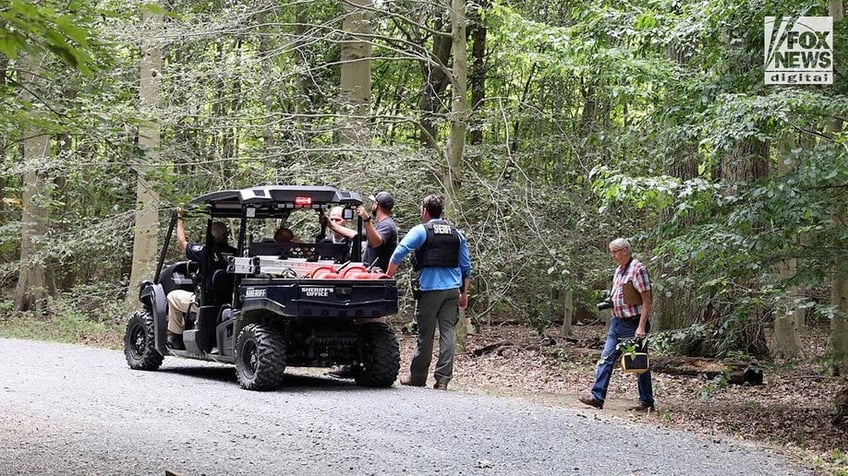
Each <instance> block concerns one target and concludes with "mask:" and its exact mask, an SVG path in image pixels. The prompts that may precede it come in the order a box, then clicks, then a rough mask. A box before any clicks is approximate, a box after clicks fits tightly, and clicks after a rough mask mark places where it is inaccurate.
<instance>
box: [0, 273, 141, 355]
mask: <svg viewBox="0 0 848 476" xmlns="http://www.w3.org/2000/svg"><path fill="white" fill-rule="evenodd" d="M124 292H126V289H125V288H123V287H122V286H121V285H120V283H111V284H110V283H98V284H97V285H80V286H77V287H75V288H73V289H71V290H69V291H67V292H64V293H61V294H60V295H58V296H56V297H55V298H54V299H52V300H51V301H50V302H49V303H48V310H47V316H32V315H29V314H25V313H24V314H20V313H14V312H12V308H13V306H12V303H11V302H10V301H0V312H2V315H3V316H4V317H3V319H2V320H0V322H2V325H0V337H7V338H20V339H36V340H51V341H56V342H67V343H86V342H89V343H97V344H99V345H107V346H110V347H113V348H115V347H117V345H118V337H117V336H120V332H121V331H122V327H123V325H124V318H123V309H122V307H121V306H122V295H123V293H124Z"/></svg>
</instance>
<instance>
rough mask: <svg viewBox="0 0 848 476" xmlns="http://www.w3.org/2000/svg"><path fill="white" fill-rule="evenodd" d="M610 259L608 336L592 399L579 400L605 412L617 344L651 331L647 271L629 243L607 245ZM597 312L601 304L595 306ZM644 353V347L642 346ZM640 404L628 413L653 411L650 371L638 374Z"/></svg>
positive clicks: (622, 239) (620, 239)
mask: <svg viewBox="0 0 848 476" xmlns="http://www.w3.org/2000/svg"><path fill="white" fill-rule="evenodd" d="M609 251H610V255H612V259H613V260H615V262H616V263H617V264H618V267H617V268H616V269H615V273H614V274H613V281H612V296H610V301H611V302H612V320H611V321H610V326H609V334H607V340H606V343H605V344H604V350H603V352H602V353H601V359H600V360H599V361H598V368H597V370H596V371H595V384H594V385H593V386H592V393H591V395H588V396H585V397H580V401H581V402H582V403H584V404H586V405H589V406H591V407H595V408H598V409H602V408H604V400H605V399H606V396H607V387H608V386H609V382H610V376H611V375H612V370H613V368H614V367H615V365H616V363H617V362H618V360H619V359H620V358H621V351H620V350H618V348H617V347H618V344H619V343H620V342H622V341H624V340H627V339H632V338H634V337H635V338H636V339H640V340H641V339H644V338H645V336H646V335H647V334H648V330H650V323H649V318H650V314H651V297H652V296H651V279H650V277H649V276H648V269H647V268H646V267H645V265H644V264H642V262H641V261H639V260H637V259H636V258H634V257H633V253H632V251H631V248H630V242H628V241H627V240H625V239H624V238H616V239H615V240H612V241H611V242H610V244H609ZM598 307H599V308H601V307H602V304H599V305H598ZM642 348H643V349H644V350H643V351H644V352H647V349H648V347H647V345H646V344H644V341H643V344H642ZM637 378H638V387H639V404H638V405H636V406H634V407H631V408H628V410H631V411H640V412H650V411H652V410H653V409H654V391H653V388H652V386H651V371H650V369H649V370H648V371H646V372H643V373H640V374H638V377H637Z"/></svg>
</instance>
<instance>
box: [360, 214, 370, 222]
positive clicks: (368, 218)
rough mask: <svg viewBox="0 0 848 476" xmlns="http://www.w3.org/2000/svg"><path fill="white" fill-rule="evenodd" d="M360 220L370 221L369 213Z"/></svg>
mask: <svg viewBox="0 0 848 476" xmlns="http://www.w3.org/2000/svg"><path fill="white" fill-rule="evenodd" d="M362 221H371V215H368V216H367V217H365V218H363V219H362Z"/></svg>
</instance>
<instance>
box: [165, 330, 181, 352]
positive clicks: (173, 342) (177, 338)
mask: <svg viewBox="0 0 848 476" xmlns="http://www.w3.org/2000/svg"><path fill="white" fill-rule="evenodd" d="M166 345H167V346H168V348H170V349H174V350H185V344H183V336H182V335H180V334H171V333H170V332H169V333H168V341H167V344H166Z"/></svg>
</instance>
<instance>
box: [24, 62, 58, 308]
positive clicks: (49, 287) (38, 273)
mask: <svg viewBox="0 0 848 476" xmlns="http://www.w3.org/2000/svg"><path fill="white" fill-rule="evenodd" d="M40 67H41V57H40V56H32V55H29V54H27V55H25V56H23V58H22V61H21V72H20V76H21V82H22V83H23V84H24V85H26V88H25V89H24V92H23V95H24V97H25V98H26V99H27V100H29V101H35V98H34V97H32V94H31V93H30V92H29V91H37V90H38V89H39V88H38V86H37V84H36V83H37V81H38V74H37V73H36V72H37V71H38V70H39V69H40ZM31 114H33V115H35V114H37V112H32V113H31ZM33 119H37V118H33ZM34 122H37V121H34ZM24 137H25V139H24V141H23V157H24V163H25V164H27V165H26V167H25V172H24V176H23V193H22V196H21V206H22V212H21V256H20V273H19V274H18V283H17V286H16V287H15V310H16V311H34V312H35V314H36V315H44V314H46V313H47V311H48V307H47V304H48V299H49V298H50V297H51V296H52V295H53V293H54V289H55V286H54V284H53V281H52V273H49V272H48V269H47V264H46V263H47V253H46V246H47V244H46V243H44V237H45V234H46V232H47V225H48V221H49V208H48V201H49V193H50V192H49V190H50V188H49V187H48V186H47V184H46V182H47V180H46V179H45V177H44V176H43V175H42V172H40V169H41V167H42V165H40V164H47V163H49V160H50V158H51V157H50V137H49V136H48V135H47V134H45V133H44V132H42V131H41V130H38V129H36V128H33V129H30V130H28V131H26V132H25V134H24Z"/></svg>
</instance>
